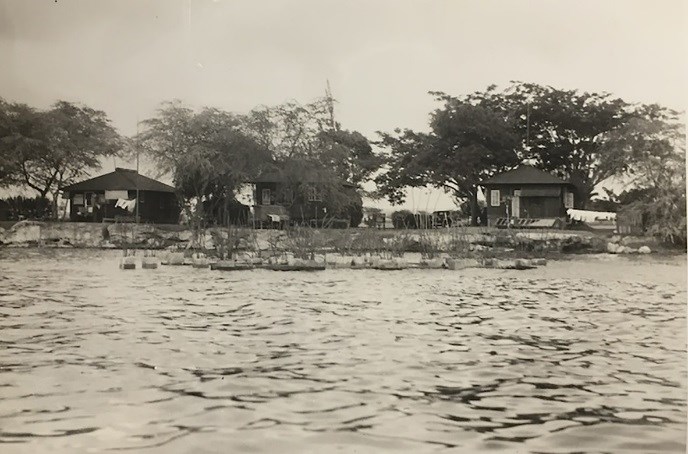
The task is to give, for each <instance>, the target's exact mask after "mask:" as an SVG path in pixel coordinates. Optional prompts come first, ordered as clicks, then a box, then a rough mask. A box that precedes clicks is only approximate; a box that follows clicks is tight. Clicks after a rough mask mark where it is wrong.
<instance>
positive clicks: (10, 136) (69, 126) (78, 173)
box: [0, 101, 124, 214]
mask: <svg viewBox="0 0 688 454" xmlns="http://www.w3.org/2000/svg"><path fill="white" fill-rule="evenodd" d="M0 107H1V108H2V110H3V113H2V114H1V115H0V117H1V118H2V120H0V122H2V123H3V124H4V126H0V129H2V130H1V131H0V133H1V134H2V135H3V137H2V141H1V142H0V143H1V144H2V155H3V157H4V158H3V160H2V162H3V163H7V162H9V163H10V164H9V166H7V165H6V164H3V168H4V169H7V168H9V169H12V170H11V171H10V172H8V171H7V170H3V173H5V174H11V175H12V177H11V178H5V181H6V182H9V183H15V184H20V185H23V186H27V187H29V188H32V189H34V190H36V191H37V192H38V193H39V196H40V197H41V198H45V197H46V195H48V194H52V197H53V204H54V211H55V213H56V209H57V196H58V194H59V191H60V188H61V187H63V186H66V185H69V184H72V183H75V182H77V181H78V180H80V179H82V178H83V177H85V176H86V175H88V174H89V173H90V172H91V171H93V170H96V169H99V168H100V166H101V159H102V158H104V157H107V156H112V155H114V154H116V153H118V152H119V151H120V150H121V148H122V147H123V145H124V141H123V139H122V138H121V136H120V135H119V134H118V133H117V131H116V130H115V128H114V127H112V125H111V124H110V120H109V119H108V117H107V115H106V114H105V112H102V111H99V110H95V109H92V108H90V107H87V106H80V105H77V104H74V103H70V102H66V101H58V102H57V103H55V104H54V105H53V106H52V108H51V109H49V110H47V111H39V110H35V109H32V108H30V107H28V106H26V105H23V104H8V103H3V104H2V105H1V106H0ZM8 156H12V157H13V158H11V159H8ZM55 213H54V214H55Z"/></svg>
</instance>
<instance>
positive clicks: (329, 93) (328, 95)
mask: <svg viewBox="0 0 688 454" xmlns="http://www.w3.org/2000/svg"><path fill="white" fill-rule="evenodd" d="M325 99H327V111H328V112H329V114H330V127H331V128H332V130H336V129H337V123H335V121H334V98H333V97H332V90H331V89H330V80H329V79H327V89H326V90H325Z"/></svg>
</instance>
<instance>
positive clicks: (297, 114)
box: [245, 98, 382, 184]
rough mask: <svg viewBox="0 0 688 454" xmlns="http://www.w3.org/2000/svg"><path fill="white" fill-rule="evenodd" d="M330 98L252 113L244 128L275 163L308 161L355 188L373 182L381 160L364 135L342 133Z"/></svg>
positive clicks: (354, 132) (349, 132) (256, 110)
mask: <svg viewBox="0 0 688 454" xmlns="http://www.w3.org/2000/svg"><path fill="white" fill-rule="evenodd" d="M333 102H334V101H333V100H332V99H331V98H319V99H316V100H315V101H313V102H311V103H308V104H305V105H301V104H299V103H297V102H295V101H291V102H288V103H285V104H281V105H278V106H274V107H266V106H261V107H259V108H256V109H254V110H252V111H251V112H250V113H249V115H248V116H247V118H246V120H245V128H246V131H247V132H248V133H250V134H251V135H252V136H253V137H254V138H255V139H256V140H257V141H259V142H260V143H261V144H262V145H263V146H265V147H266V148H267V149H269V150H270V152H271V154H272V157H273V159H274V160H275V162H286V161H288V160H293V161H299V160H301V161H304V160H305V161H309V162H319V163H320V165H321V166H324V167H327V168H332V169H334V173H335V176H336V177H338V178H339V179H340V180H345V181H348V182H350V183H353V184H360V183H362V182H364V181H367V180H369V179H370V177H371V175H372V174H373V173H374V172H375V171H376V170H377V169H378V168H379V167H380V165H381V163H382V162H381V160H380V158H379V157H378V156H376V155H375V153H373V150H372V147H371V146H370V143H369V142H368V139H366V138H365V137H364V136H363V135H362V134H360V133H359V132H356V131H347V130H343V129H341V126H340V124H339V123H337V122H336V121H335V120H334V117H333V110H332V109H333V107H332V103H333Z"/></svg>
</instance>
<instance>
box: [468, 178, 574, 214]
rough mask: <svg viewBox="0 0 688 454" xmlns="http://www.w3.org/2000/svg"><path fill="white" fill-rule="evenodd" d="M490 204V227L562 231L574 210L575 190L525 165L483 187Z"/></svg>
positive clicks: (484, 184)
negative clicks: (559, 229) (569, 210)
mask: <svg viewBox="0 0 688 454" xmlns="http://www.w3.org/2000/svg"><path fill="white" fill-rule="evenodd" d="M480 186H482V187H483V188H484V190H485V199H486V202H487V225H489V226H496V227H507V226H510V225H511V226H518V227H533V228H538V227H540V228H548V227H549V228H563V226H564V225H565V222H566V210H567V209H568V208H574V202H575V193H576V188H575V186H574V185H573V184H571V183H569V182H568V181H564V180H562V179H560V178H557V177H555V176H553V175H551V174H549V173H547V172H544V171H542V170H539V169H536V168H535V167H532V166H527V165H522V166H519V167H517V168H515V169H513V170H510V171H508V172H504V173H501V174H499V175H495V176H494V177H492V178H488V179H487V180H484V181H482V182H481V183H480Z"/></svg>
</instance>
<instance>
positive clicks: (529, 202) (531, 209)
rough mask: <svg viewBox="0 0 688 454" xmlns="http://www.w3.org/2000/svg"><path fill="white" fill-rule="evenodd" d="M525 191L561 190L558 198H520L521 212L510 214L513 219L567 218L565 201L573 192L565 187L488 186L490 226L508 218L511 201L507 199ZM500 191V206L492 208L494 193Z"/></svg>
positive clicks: (487, 198) (486, 196) (487, 199)
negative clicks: (520, 191)
mask: <svg viewBox="0 0 688 454" xmlns="http://www.w3.org/2000/svg"><path fill="white" fill-rule="evenodd" d="M524 189H559V190H560V195H559V196H557V197H554V196H548V197H520V212H519V213H518V214H515V213H510V216H511V217H524V218H556V217H565V216H566V208H565V207H564V199H565V197H566V195H565V194H566V193H567V192H572V191H571V190H569V189H568V187H567V186H564V185H540V184H538V185H525V184H522V185H488V186H486V187H485V190H486V194H485V199H486V203H487V218H488V225H492V224H493V223H494V221H496V220H497V219H499V218H505V217H506V216H507V204H509V211H511V201H510V200H509V199H506V197H513V196H514V191H515V190H524ZM493 190H499V196H500V202H499V205H498V206H492V195H493V194H492V191H493Z"/></svg>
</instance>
